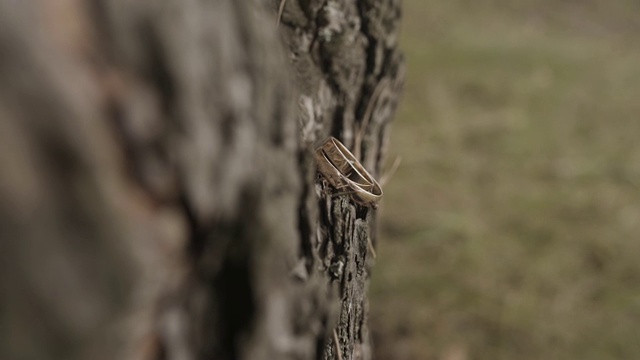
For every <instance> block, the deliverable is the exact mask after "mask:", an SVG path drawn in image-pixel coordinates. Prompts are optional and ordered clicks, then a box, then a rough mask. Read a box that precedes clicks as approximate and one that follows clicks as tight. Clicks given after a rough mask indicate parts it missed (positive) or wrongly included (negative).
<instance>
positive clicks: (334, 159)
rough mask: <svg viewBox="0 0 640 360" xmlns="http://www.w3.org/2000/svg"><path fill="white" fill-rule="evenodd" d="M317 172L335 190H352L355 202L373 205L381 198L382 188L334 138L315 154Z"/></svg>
mask: <svg viewBox="0 0 640 360" xmlns="http://www.w3.org/2000/svg"><path fill="white" fill-rule="evenodd" d="M315 158H316V163H317V166H318V171H319V172H320V173H321V174H322V175H323V176H324V177H325V178H326V179H327V181H329V183H330V184H331V185H332V186H333V187H335V188H344V187H347V188H349V189H350V190H352V194H353V198H354V200H355V201H356V202H359V203H362V204H364V205H372V206H375V204H376V203H377V202H378V201H379V200H380V199H381V198H382V188H381V187H380V185H379V184H378V182H377V181H376V180H375V179H374V178H373V176H371V174H369V172H368V171H367V170H366V169H365V168H364V167H363V166H362V164H360V162H359V161H358V160H357V159H356V157H355V156H354V155H353V154H352V153H351V151H349V149H347V147H346V146H344V145H343V144H342V143H341V142H340V141H338V140H337V139H336V138H334V137H329V138H328V139H327V140H326V141H325V142H324V143H323V144H322V146H320V147H319V148H318V149H317V150H316V153H315Z"/></svg>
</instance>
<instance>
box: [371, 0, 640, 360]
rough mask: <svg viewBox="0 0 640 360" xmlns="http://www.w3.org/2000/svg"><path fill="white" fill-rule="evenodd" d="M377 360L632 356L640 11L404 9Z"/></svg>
mask: <svg viewBox="0 0 640 360" xmlns="http://www.w3.org/2000/svg"><path fill="white" fill-rule="evenodd" d="M401 43H402V45H403V48H404V51H405V54H406V57H407V61H408V75H407V85H406V88H405V95H404V100H403V104H402V106H401V109H400V113H399V116H398V117H397V120H396V122H395V124H394V129H393V134H392V150H391V153H390V156H389V157H390V160H393V157H395V156H397V155H399V156H401V157H402V160H403V161H402V165H401V167H400V168H399V170H398V171H397V173H396V174H395V176H394V177H393V178H392V179H391V181H390V182H389V184H387V186H386V187H385V200H384V205H383V209H382V220H381V222H380V229H381V238H380V240H379V243H378V258H377V260H376V266H375V268H374V273H373V282H372V285H371V294H372V300H371V318H372V329H373V332H374V333H373V338H374V341H375V346H376V353H377V356H376V358H377V359H378V360H387V359H389V360H391V359H393V360H404V359H421V360H422V359H442V360H465V359H520V360H527V359H532V360H533V359H536V360H537V359H581V360H587V359H594V360H606V359H637V358H640V2H639V1H635V0H584V1H569V0H565V1H558V0H523V1H511V0H494V1H490V0H467V1H465V0H446V1H443V0H405V1H404V25H403V31H402V39H401Z"/></svg>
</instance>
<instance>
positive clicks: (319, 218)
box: [0, 0, 403, 360]
mask: <svg viewBox="0 0 640 360" xmlns="http://www.w3.org/2000/svg"><path fill="white" fill-rule="evenodd" d="M280 9H282V12H281V19H280V25H279V26H276V22H277V17H278V15H277V14H278V12H279V10H280ZM398 21H399V4H398V0H366V1H359V2H356V1H312V0H309V1H305V0H288V1H285V2H281V1H280V0H268V1H267V0H260V1H258V0H255V1H249V0H246V1H234V0H218V1H215V0H209V1H195V0H189V1H184V0H163V1H152V0H145V1H135V2H131V1H126V0H111V1H100V0H94V1H91V2H87V1H81V0H64V1H62V0H61V1H54V2H51V1H46V0H36V1H33V2H30V3H29V4H28V5H27V4H25V2H20V1H11V0H0V144H1V146H2V151H1V152H0V169H2V172H1V173H0V239H1V241H0V270H1V271H0V319H2V321H1V322H0V330H1V331H2V336H1V337H0V358H2V359H62V358H64V359H119V358H134V359H180V360H182V359H185V360H186V359H370V358H371V350H370V343H369V335H368V330H367V321H366V316H367V298H366V289H367V283H368V277H369V275H368V274H369V268H370V265H371V261H372V254H373V253H372V245H370V244H375V218H376V217H375V210H374V209H372V208H368V207H364V206H361V205H358V204H356V203H354V202H353V200H352V199H351V198H350V196H349V194H337V193H336V191H335V190H333V189H331V188H330V187H329V186H328V185H327V184H326V183H325V182H324V181H322V178H321V177H318V176H317V175H316V173H315V164H314V163H313V157H312V151H313V149H314V148H315V147H316V146H317V145H318V144H319V143H321V142H322V141H323V140H324V139H326V138H327V137H328V136H329V135H333V136H336V137H338V138H339V139H341V140H343V141H344V143H345V144H346V145H347V146H348V147H350V148H352V149H356V150H355V151H356V153H358V154H360V156H361V160H362V163H363V164H364V166H365V167H366V168H367V169H369V170H370V171H371V172H372V174H374V175H376V176H377V175H379V174H380V169H381V164H382V161H383V157H384V153H385V149H386V146H387V142H388V140H387V139H388V134H389V131H388V125H389V123H390V121H391V118H392V116H393V113H394V111H395V107H396V103H397V98H398V94H399V90H400V86H401V81H402V76H403V74H402V60H401V56H400V55H399V52H398V50H397V39H396V35H397V26H398ZM336 340H337V341H338V344H336V343H334V341H336Z"/></svg>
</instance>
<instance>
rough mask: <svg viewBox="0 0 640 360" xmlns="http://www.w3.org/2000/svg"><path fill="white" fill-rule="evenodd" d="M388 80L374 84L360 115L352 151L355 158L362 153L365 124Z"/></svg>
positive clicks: (358, 157) (367, 123) (369, 119)
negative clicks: (360, 120)
mask: <svg viewBox="0 0 640 360" xmlns="http://www.w3.org/2000/svg"><path fill="white" fill-rule="evenodd" d="M388 82H389V78H384V79H382V80H380V82H379V83H378V85H376V88H375V89H374V90H373V93H372V94H371V98H370V99H369V103H368V104H367V110H365V112H364V116H363V117H362V123H361V124H360V126H359V127H358V129H357V131H356V139H355V144H354V146H353V153H354V155H355V156H356V159H360V155H362V138H363V136H364V131H365V129H366V128H367V126H369V121H371V116H372V115H373V108H374V105H375V104H376V103H377V102H378V98H379V97H380V94H382V90H384V89H385V87H386V86H387V83H388Z"/></svg>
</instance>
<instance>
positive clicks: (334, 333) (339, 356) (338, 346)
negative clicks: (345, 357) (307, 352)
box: [333, 329, 342, 360]
mask: <svg viewBox="0 0 640 360" xmlns="http://www.w3.org/2000/svg"><path fill="white" fill-rule="evenodd" d="M333 342H334V343H335V344H336V355H338V360H342V351H341V350H340V342H339V341H338V333H337V332H336V329H333Z"/></svg>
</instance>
